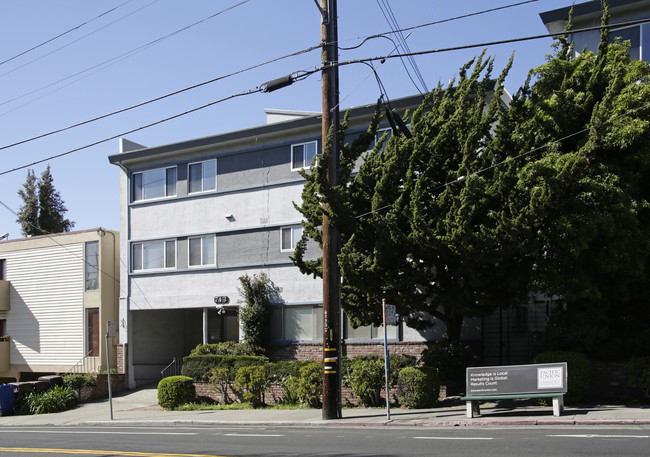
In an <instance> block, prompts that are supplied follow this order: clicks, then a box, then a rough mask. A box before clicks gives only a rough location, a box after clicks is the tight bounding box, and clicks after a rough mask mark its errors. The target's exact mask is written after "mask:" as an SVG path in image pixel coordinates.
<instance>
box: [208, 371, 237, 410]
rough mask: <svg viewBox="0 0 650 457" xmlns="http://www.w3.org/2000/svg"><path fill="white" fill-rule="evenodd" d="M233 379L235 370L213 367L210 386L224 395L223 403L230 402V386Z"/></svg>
mask: <svg viewBox="0 0 650 457" xmlns="http://www.w3.org/2000/svg"><path fill="white" fill-rule="evenodd" d="M232 381H233V371H232V370H231V369H230V368H213V369H212V370H211V372H210V386H211V387H212V389H214V390H216V391H217V393H219V394H221V396H222V397H223V404H224V405H227V404H228V403H230V398H229V397H228V386H230V383H231V382H232Z"/></svg>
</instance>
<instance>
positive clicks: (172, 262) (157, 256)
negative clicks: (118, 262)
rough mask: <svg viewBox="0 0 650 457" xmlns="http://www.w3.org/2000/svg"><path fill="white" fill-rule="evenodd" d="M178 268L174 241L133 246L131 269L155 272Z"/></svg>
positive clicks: (146, 242)
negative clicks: (156, 270)
mask: <svg viewBox="0 0 650 457" xmlns="http://www.w3.org/2000/svg"><path fill="white" fill-rule="evenodd" d="M175 267H176V242H175V241H174V240H159V241H145V242H142V243H133V244H132V245H131V269H132V270H133V271H139V270H155V269H162V268H175Z"/></svg>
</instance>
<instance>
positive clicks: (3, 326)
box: [0, 319, 7, 336]
mask: <svg viewBox="0 0 650 457" xmlns="http://www.w3.org/2000/svg"><path fill="white" fill-rule="evenodd" d="M0 336H7V319H0Z"/></svg>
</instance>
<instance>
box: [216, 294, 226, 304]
mask: <svg viewBox="0 0 650 457" xmlns="http://www.w3.org/2000/svg"><path fill="white" fill-rule="evenodd" d="M214 302H215V303H216V304H217V305H227V304H228V303H230V297H228V296H227V295H217V296H216V297H214Z"/></svg>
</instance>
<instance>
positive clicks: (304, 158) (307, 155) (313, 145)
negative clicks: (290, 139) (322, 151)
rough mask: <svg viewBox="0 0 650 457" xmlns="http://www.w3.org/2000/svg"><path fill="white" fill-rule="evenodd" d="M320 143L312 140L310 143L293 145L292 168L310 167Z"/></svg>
mask: <svg viewBox="0 0 650 457" xmlns="http://www.w3.org/2000/svg"><path fill="white" fill-rule="evenodd" d="M317 147H318V143H317V142H316V141H311V142H309V143H302V144H294V145H292V146H291V169H292V170H299V169H301V168H309V167H310V166H311V163H312V161H313V160H314V157H315V156H316V154H317V152H316V149H317Z"/></svg>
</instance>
